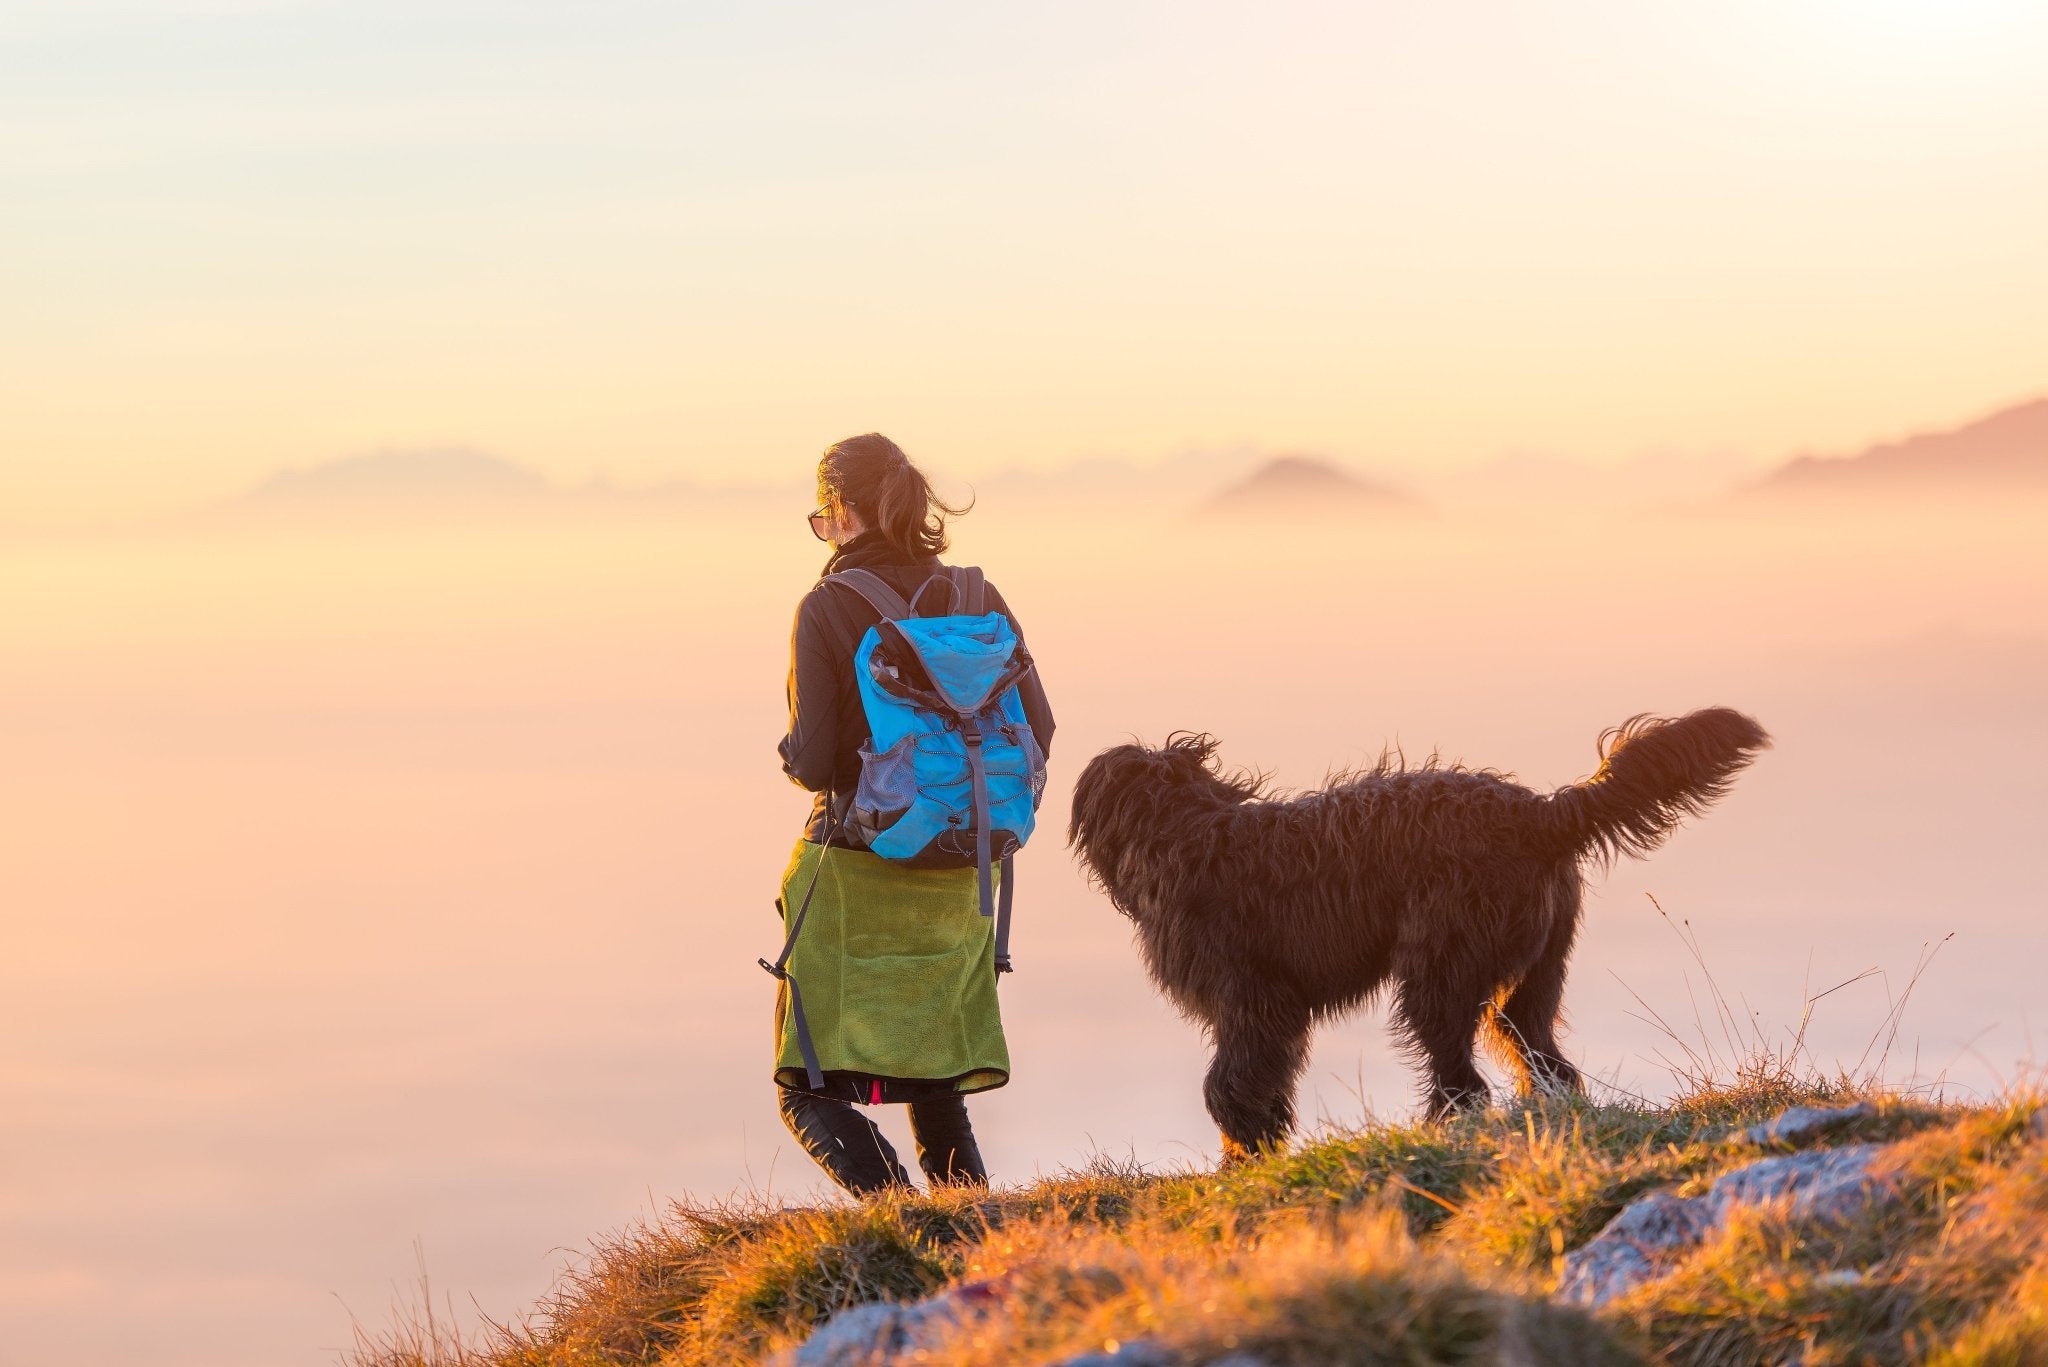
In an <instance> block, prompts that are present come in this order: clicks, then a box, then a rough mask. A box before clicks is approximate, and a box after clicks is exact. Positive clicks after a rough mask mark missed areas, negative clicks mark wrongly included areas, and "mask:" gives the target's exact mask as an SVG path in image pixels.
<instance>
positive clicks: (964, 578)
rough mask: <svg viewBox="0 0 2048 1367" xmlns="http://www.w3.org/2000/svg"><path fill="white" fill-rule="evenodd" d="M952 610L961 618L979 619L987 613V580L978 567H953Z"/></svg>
mask: <svg viewBox="0 0 2048 1367" xmlns="http://www.w3.org/2000/svg"><path fill="white" fill-rule="evenodd" d="M951 573H952V576H953V603H954V607H953V610H954V611H955V612H957V613H959V614H960V615H961V616H962V617H979V616H981V614H982V613H984V612H987V611H988V607H987V603H988V579H987V577H986V576H985V575H983V574H982V572H981V568H980V566H978V565H956V566H954V567H953V569H952V571H951Z"/></svg>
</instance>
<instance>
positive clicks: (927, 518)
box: [818, 432, 974, 557]
mask: <svg viewBox="0 0 2048 1367" xmlns="http://www.w3.org/2000/svg"><path fill="white" fill-rule="evenodd" d="M818 496H819V497H820V499H832V498H837V499H838V500H839V501H840V502H841V503H843V504H845V505H846V506H847V507H849V508H852V509H853V510H854V511H856V512H858V513H859V514H860V519H861V521H862V522H864V523H865V524H867V526H868V528H869V529H870V530H872V531H877V532H880V533H881V534H882V535H883V536H884V537H885V538H887V539H888V541H889V544H891V545H892V546H894V547H896V549H897V550H899V551H902V552H903V553H904V554H905V555H908V556H913V557H919V556H927V555H937V554H939V553H940V552H941V551H943V550H945V549H946V545H947V541H946V519H947V518H948V517H958V516H959V515H960V514H962V513H964V512H966V511H967V510H968V509H969V508H972V507H973V506H974V502H973V500H972V499H970V500H968V502H967V503H966V504H965V505H963V506H961V507H958V508H956V507H954V506H953V505H952V504H950V503H948V502H946V501H945V500H944V499H942V498H940V497H939V496H938V495H937V494H935V493H933V492H932V483H931V481H930V480H928V479H926V478H925V477H924V472H923V471H922V470H919V469H918V468H917V467H916V466H915V465H912V464H911V463H910V457H908V456H906V455H904V454H903V448H902V447H900V446H898V445H897V444H896V443H895V442H893V441H890V440H889V439H888V438H887V437H885V436H883V435H882V434H881V433H880V432H867V433H863V434H862V435H861V436H858V437H848V438H846V439H845V440H844V441H835V442H833V443H832V444H831V445H830V446H828V447H826V448H825V456H824V459H822V460H820V461H819V462H818Z"/></svg>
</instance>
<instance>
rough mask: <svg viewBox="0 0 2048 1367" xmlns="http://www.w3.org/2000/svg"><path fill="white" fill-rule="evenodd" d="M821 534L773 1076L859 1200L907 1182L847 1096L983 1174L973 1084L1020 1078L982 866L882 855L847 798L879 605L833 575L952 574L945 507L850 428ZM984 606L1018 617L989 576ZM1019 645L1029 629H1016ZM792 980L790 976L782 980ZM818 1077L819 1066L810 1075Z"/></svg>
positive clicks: (939, 1170)
mask: <svg viewBox="0 0 2048 1367" xmlns="http://www.w3.org/2000/svg"><path fill="white" fill-rule="evenodd" d="M818 501H819V507H818V509H817V511H816V512H814V513H812V514H811V518H810V522H811V531H812V533H813V534H814V535H816V536H817V538H818V539H819V540H821V541H829V542H830V543H832V546H833V553H832V557H831V559H829V560H828V561H827V562H826V564H825V569H824V573H823V574H822V575H820V582H819V583H818V584H817V585H816V586H814V587H813V588H812V589H811V591H810V592H809V593H808V594H806V595H805V597H804V600H803V602H802V603H801V604H799V605H798V607H797V614H796V628H795V632H794V634H793V637H792V640H791V644H790V672H789V734H788V735H787V736H785V737H784V738H783V740H782V744H781V747H780V749H781V753H782V767H783V771H784V772H785V773H787V774H788V775H789V776H790V778H791V779H793V780H794V781H796V782H797V783H799V784H801V785H802V786H804V787H805V788H808V789H810V790H811V791H812V792H814V793H816V794H817V799H816V800H815V801H814V802H813V803H812V806H811V817H810V821H809V823H808V825H807V826H806V827H805V830H804V835H803V839H802V840H800V841H799V842H798V843H797V849H796V854H795V857H794V858H793V859H792V860H791V862H790V866H789V869H788V870H787V872H785V874H784V876H783V887H782V900H781V903H780V905H781V908H782V911H783V916H784V919H785V925H787V924H789V918H791V917H792V916H796V915H798V913H799V909H801V911H802V914H801V920H800V923H799V924H798V926H797V929H796V931H795V932H794V933H793V934H791V935H790V939H789V943H788V945H787V949H786V953H785V957H786V959H787V961H788V966H787V975H786V977H784V985H783V988H782V990H781V992H780V993H779V994H778V1001H777V1012H776V1064H777V1066H776V1082H777V1083H778V1085H780V1087H781V1088H782V1093H781V1101H782V1118H783V1121H784V1123H786V1124H787V1125H788V1126H789V1129H790V1132H791V1133H792V1134H794V1135H795V1136H796V1137H797V1140H798V1141H799V1142H800V1143H801V1144H802V1145H803V1146H804V1148H805V1150H806V1151H807V1152H809V1153H810V1155H811V1156H812V1157H813V1158H815V1159H817V1160H818V1162H819V1163H820V1164H821V1165H823V1167H824V1169H825V1171H826V1172H827V1173H829V1174H831V1176H832V1179H833V1180H834V1181H836V1182H837V1183H839V1185H840V1186H842V1187H844V1188H846V1189H847V1190H848V1191H850V1192H853V1193H855V1194H857V1195H859V1194H866V1193H869V1192H876V1191H884V1190H888V1189H890V1188H908V1187H910V1186H911V1180H910V1175H909V1173H908V1172H907V1171H906V1170H905V1169H904V1167H903V1164H902V1163H901V1162H899V1161H898V1159H897V1157H896V1153H895V1150H894V1149H893V1148H891V1146H890V1144H889V1141H888V1140H887V1139H885V1138H883V1136H882V1132H881V1131H880V1130H878V1129H877V1128H876V1127H875V1125H874V1123H873V1122H872V1121H870V1120H868V1119H867V1117H865V1116H863V1115H862V1114H860V1113H859V1112H858V1111H856V1110H855V1109H854V1108H853V1106H852V1105H850V1104H849V1103H850V1102H853V1101H860V1102H866V1103H874V1102H880V1101H902V1102H908V1103H909V1106H910V1128H911V1133H912V1134H913V1135H914V1136H915V1138H916V1140H917V1160H918V1166H919V1167H921V1168H922V1169H923V1170H924V1173H925V1176H926V1177H927V1178H928V1179H929V1180H930V1181H932V1182H933V1183H954V1182H974V1183H986V1182H987V1181H988V1173H987V1170H986V1169H985V1168H984V1166H983V1164H982V1160H981V1150H980V1149H979V1147H978V1146H977V1145H976V1144H975V1140H974V1130H973V1128H972V1127H971V1126H970V1125H969V1123H968V1119H967V1103H966V1101H965V1100H964V1099H963V1098H964V1096H965V1094H966V1093H968V1092H972V1091H982V1090H986V1089H987V1088H990V1087H999V1086H1001V1085H1002V1084H1003V1083H1004V1082H1007V1081H1008V1080H1009V1066H1010V1065H1009V1052H1008V1049H1007V1046H1006V1045H1005V1043H1004V1040H1003V1034H1002V1017H1001V1014H1000V1012H999V1010H998V1008H997V1005H996V990H995V981H996V975H995V964H994V938H993V935H992V933H991V927H990V922H989V919H988V918H987V917H985V916H984V915H982V914H981V913H982V903H981V898H980V892H979V883H978V875H977V872H976V870H975V869H973V868H941V869H932V868H914V867H910V866H907V865H904V864H899V863H894V862H891V861H889V860H885V859H882V858H881V857H879V856H877V855H875V854H873V853H872V852H870V851H869V850H868V849H867V847H866V845H865V844H864V843H863V842H862V840H861V838H860V836H859V834H858V833H857V832H855V831H853V830H851V829H849V825H850V823H848V822H847V821H846V820H845V817H846V808H847V803H848V801H849V799H850V798H851V797H852V795H853V792H854V789H855V785H856V784H857V783H858V781H859V778H860V772H861V761H860V751H861V747H862V745H863V743H865V742H867V741H868V740H869V739H870V738H871V737H870V731H869V727H868V721H867V715H866V712H865V711H864V710H863V708H862V705H861V700H860V696H859V694H858V692H857V691H856V688H855V682H854V673H853V657H854V650H855V648H856V647H857V646H858V645H859V644H860V641H861V638H862V637H863V636H864V635H865V634H866V633H867V630H868V628H870V627H872V626H874V625H875V624H876V623H877V622H879V621H880V620H881V614H880V612H879V611H878V610H877V609H876V608H875V607H873V606H872V605H871V604H870V603H869V602H868V600H867V598H866V597H865V596H864V595H863V594H862V593H861V592H859V591H858V590H857V589H856V588H855V587H854V586H853V585H850V584H847V583H844V582H829V583H828V582H825V581H826V579H827V577H829V576H831V575H834V574H838V573H840V572H842V571H846V570H854V569H863V570H868V571H870V572H872V573H873V574H875V575H876V576H878V577H880V578H881V579H882V581H883V582H884V583H886V584H887V585H888V586H889V588H890V589H892V590H894V591H895V592H896V593H897V594H899V595H900V596H901V597H902V598H903V600H904V601H905V602H906V603H910V602H917V601H918V592H919V590H920V589H923V588H925V587H926V585H927V583H928V582H929V581H931V580H932V579H933V577H934V576H935V575H937V574H939V573H940V571H941V570H942V569H943V568H944V567H943V566H942V565H941V564H940V563H939V559H938V557H939V553H940V552H941V551H944V550H945V549H946V546H947V539H946V517H947V516H948V515H949V514H952V515H957V514H959V513H961V512H964V511H965V509H962V508H953V507H949V506H948V505H947V504H945V503H943V502H942V501H940V499H939V498H938V497H937V496H936V495H935V494H933V492H932V488H931V484H930V482H929V481H927V480H926V479H925V477H924V475H923V474H922V473H920V472H919V471H918V469H917V467H916V466H914V465H912V464H911V463H910V460H909V458H908V457H907V456H905V455H904V454H903V451H902V449H901V448H899V447H898V446H897V445H896V443H895V442H893V441H890V440H889V439H888V438H887V437H884V436H882V435H880V434H879V433H873V432H870V433H868V434H866V435H865V436H859V437H849V438H847V439H846V440H845V441H842V442H839V443H837V444H835V445H834V446H832V447H831V448H830V449H829V450H827V451H826V452H825V455H824V458H823V459H822V460H820V461H819V463H818ZM932 587H933V589H934V592H931V593H927V594H925V596H924V599H923V601H922V602H919V603H918V606H919V610H920V611H921V612H922V613H923V614H924V615H928V616H929V615H936V614H940V613H945V612H948V611H951V610H952V607H951V604H950V602H949V596H950V593H951V592H952V586H951V585H950V584H947V583H943V582H942V583H939V584H934V585H932ZM984 606H985V607H986V609H987V610H988V611H992V612H998V613H1001V614H1003V616H1004V617H1006V618H1008V619H1009V622H1010V625H1011V627H1012V629H1013V630H1016V629H1017V621H1016V618H1015V616H1013V615H1012V614H1011V612H1010V609H1009V606H1008V604H1006V603H1005V602H1004V601H1003V599H1002V595H1001V594H999V593H997V592H996V590H995V587H994V586H993V585H988V586H987V587H986V590H985V597H984ZM1017 634H1018V640H1019V643H1020V646H1021V643H1022V638H1023V633H1022V631H1021V630H1018V631H1017ZM1018 690H1019V696H1020V699H1021V701H1022V703H1023V706H1024V715H1025V718H1026V720H1027V721H1028V722H1029V723H1030V727H1031V732H1032V735H1033V737H1034V738H1035V739H1036V741H1037V742H1038V745H1039V747H1040V749H1041V750H1049V749H1050V747H1051V742H1052V731H1053V719H1052V710H1051V708H1050V706H1049V705H1048V704H1047V702H1046V698H1045V689H1044V687H1043V686H1042V685H1041V684H1040V682H1039V679H1038V676H1037V673H1036V672H1035V671H1033V672H1031V673H1029V674H1027V675H1026V676H1025V677H1024V678H1023V679H1022V680H1021V681H1020V682H1019V683H1018ZM778 976H782V975H778ZM790 979H794V980H795V982H796V985H797V990H798V992H799V993H800V994H801V1009H802V1012H803V1019H804V1020H805V1021H806V1022H807V1023H808V1027H809V1034H810V1036H811V1037H812V1038H813V1040H814V1042H815V1053H816V1055H817V1059H816V1066H817V1067H818V1068H819V1069H821V1070H822V1071H821V1072H819V1073H816V1074H810V1073H809V1070H807V1069H806V1068H805V1067H804V1066H802V1061H800V1059H799V1053H800V1048H799V1042H798V1039H797V1038H796V1036H797V1034H798V1031H797V1029H796V1019H797V1018H796V1016H795V1014H794V1013H793V1010H792V1007H793V1005H794V1003H792V1001H791V997H792V995H793V994H792V993H791V991H790V989H789V980H790ZM810 1075H819V1076H822V1078H823V1083H822V1085H819V1086H815V1087H814V1086H812V1085H811V1083H810V1081H809V1076H810Z"/></svg>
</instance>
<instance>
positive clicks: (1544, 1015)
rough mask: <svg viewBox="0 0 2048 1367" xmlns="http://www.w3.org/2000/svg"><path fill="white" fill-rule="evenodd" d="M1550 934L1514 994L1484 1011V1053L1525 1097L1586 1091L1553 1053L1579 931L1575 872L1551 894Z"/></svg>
mask: <svg viewBox="0 0 2048 1367" xmlns="http://www.w3.org/2000/svg"><path fill="white" fill-rule="evenodd" d="M1549 892H1550V903H1549V911H1550V914H1551V923H1550V934H1549V936H1548V937H1546V939H1545V940H1544V944H1543V950H1542V953H1541V954H1540V955H1539V956H1538V957H1537V960H1536V963H1535V965H1534V966H1533V967H1532V968H1530V970H1529V971H1528V972H1527V973H1526V974H1524V975H1523V976H1522V981H1521V982H1520V983H1518V984H1516V986H1515V988H1514V990H1513V991H1512V992H1508V993H1505V994H1504V995H1503V996H1502V997H1500V998H1499V999H1498V1000H1497V1001H1496V1002H1495V1003H1494V1004H1492V1005H1490V1006H1489V1007H1488V1008H1487V1011H1486V1017H1485V1022H1484V1030H1485V1033H1486V1037H1487V1042H1488V1044H1489V1046H1490V1047H1489V1049H1488V1052H1489V1053H1491V1054H1493V1056H1494V1057H1496V1058H1498V1059H1499V1060H1500V1061H1501V1062H1502V1064H1503V1065H1505V1066H1506V1067H1507V1068H1509V1069H1510V1070H1511V1071H1512V1072H1513V1073H1514V1074H1515V1081H1516V1083H1517V1088H1516V1090H1518V1091H1519V1092H1521V1094H1522V1095H1523V1096H1527V1095H1529V1094H1530V1093H1531V1092H1535V1091H1544V1092H1554V1093H1569V1094H1574V1095H1576V1094H1578V1093H1581V1092H1584V1091H1585V1090H1586V1086H1585V1082H1584V1080H1583V1079H1582V1078H1581V1077H1580V1075H1579V1070H1578V1069H1577V1068H1574V1067H1573V1066H1572V1065H1571V1063H1570V1062H1569V1061H1568V1060H1566V1058H1565V1056H1564V1054H1563V1053H1562V1052H1561V1051H1560V1050H1559V1049H1558V1047H1557V1022H1558V1017H1559V1015H1560V1012H1561V1008H1562V1007H1563V1005H1564V980H1565V968H1566V964H1567V961H1568V960H1569V959H1570V958H1571V952H1572V941H1573V940H1574V939H1575V938H1576V937H1577V935H1578V931H1579V899H1580V896H1581V892H1582V885H1581V883H1580V881H1579V876H1578V870H1577V869H1576V868H1575V869H1573V870H1572V872H1571V873H1570V875H1569V876H1568V877H1566V878H1561V879H1559V880H1558V881H1557V882H1556V883H1555V884H1553V885H1552V887H1551V888H1550V890H1549Z"/></svg>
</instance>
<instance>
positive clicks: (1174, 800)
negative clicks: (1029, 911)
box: [1067, 731, 1260, 916]
mask: <svg viewBox="0 0 2048 1367" xmlns="http://www.w3.org/2000/svg"><path fill="white" fill-rule="evenodd" d="M1259 786H1260V785H1259V779H1258V777H1257V776H1256V775H1248V774H1238V775H1232V776H1228V777H1226V776H1225V775H1223V774H1221V773H1220V772H1218V769H1217V765H1216V738H1215V737H1214V736H1211V735H1208V734H1206V733H1203V732H1190V731H1177V732H1175V733H1174V734H1173V735H1171V736H1168V737H1167V738H1166V744H1164V745H1161V746H1151V745H1135V744H1134V745H1116V746H1111V747H1110V748H1109V749H1107V750H1104V751H1103V752H1102V753H1101V754H1099V755H1097V756H1095V758H1093V759H1091V760H1089V761H1088V764H1087V767H1086V768H1084V769H1082V770H1081V777H1080V778H1079V779H1077V780H1076V781H1075V783H1074V808H1073V814H1072V816H1071V817H1070V819H1069V820H1068V823H1067V843H1068V844H1069V845H1071V846H1072V847H1073V848H1074V851H1075V852H1076V853H1077V854H1079V855H1080V856H1081V862H1082V864H1083V865H1085V866H1086V868H1087V869H1088V872H1089V875H1090V876H1091V877H1092V878H1093V879H1094V881H1095V882H1096V883H1097V884H1098V885H1099V886H1100V887H1101V888H1102V890H1103V891H1104V892H1106V893H1108V894H1109V900H1110V901H1111V902H1112V903H1114V904H1115V905H1116V909H1117V910H1118V911H1121V912H1122V913H1123V914H1124V915H1126V916H1134V915H1135V912H1134V911H1133V909H1132V906H1131V901H1130V899H1131V894H1132V892H1133V888H1132V877H1131V875H1132V874H1134V873H1135V872H1136V870H1137V869H1138V868H1139V867H1142V866H1143V864H1144V863H1145V862H1147V861H1149V860H1150V859H1151V858H1153V857H1154V856H1153V850H1152V847H1153V846H1155V845H1157V844H1159V843H1161V842H1171V841H1173V840H1175V839H1177V838H1180V837H1181V836H1182V834H1183V818H1184V816H1185V815H1186V813H1187V811H1188V809H1189V808H1190V807H1191V806H1209V807H1214V806H1221V805H1230V804H1235V803H1239V802H1244V801H1246V800H1247V799H1249V798H1252V797H1256V796H1257V795H1258V792H1259Z"/></svg>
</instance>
